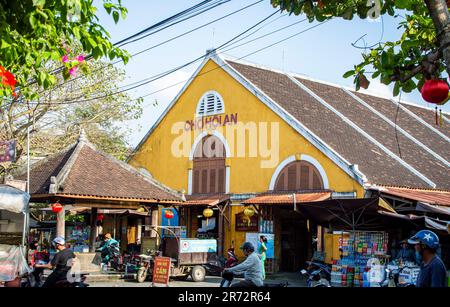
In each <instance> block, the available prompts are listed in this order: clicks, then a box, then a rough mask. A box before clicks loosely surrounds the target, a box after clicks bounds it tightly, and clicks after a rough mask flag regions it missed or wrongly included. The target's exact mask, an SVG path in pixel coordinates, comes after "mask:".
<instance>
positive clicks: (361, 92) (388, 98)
mask: <svg viewBox="0 0 450 307" xmlns="http://www.w3.org/2000/svg"><path fill="white" fill-rule="evenodd" d="M217 56H218V57H222V59H223V60H225V61H227V62H228V61H230V62H235V63H238V64H242V65H247V66H252V67H255V68H259V69H263V70H267V71H271V72H275V73H278V74H284V75H285V74H288V75H290V76H293V77H296V78H300V79H305V80H308V81H311V82H317V83H321V84H324V85H328V86H332V87H336V88H345V89H347V90H349V91H351V92H353V93H359V94H365V95H369V96H373V97H376V98H380V99H385V100H390V99H393V98H392V97H386V96H382V95H377V94H376V93H374V92H369V91H355V89H354V88H353V87H350V86H346V85H340V84H337V83H333V82H329V81H324V80H320V79H317V78H314V77H310V76H308V75H306V74H302V73H298V72H294V71H283V70H281V69H276V68H272V67H269V66H265V65H262V64H257V63H253V62H250V61H247V60H242V59H234V58H232V57H230V56H228V55H225V56H224V55H217ZM400 103H402V104H406V105H411V106H414V107H419V108H422V109H426V110H428V111H433V112H434V109H433V108H431V107H425V106H421V105H419V104H416V103H414V102H410V101H406V100H401V101H400ZM442 114H445V115H450V112H448V111H444V110H443V111H442Z"/></svg>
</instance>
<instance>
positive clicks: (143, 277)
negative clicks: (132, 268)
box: [136, 267, 147, 283]
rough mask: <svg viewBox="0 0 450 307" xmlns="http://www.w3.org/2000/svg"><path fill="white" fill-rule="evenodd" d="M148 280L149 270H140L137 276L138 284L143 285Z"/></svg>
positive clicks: (143, 268)
mask: <svg viewBox="0 0 450 307" xmlns="http://www.w3.org/2000/svg"><path fill="white" fill-rule="evenodd" d="M146 279H147V269H146V268H145V267H142V268H139V270H138V271H137V274H136V280H137V282H138V283H143V282H144V281H145V280H146Z"/></svg>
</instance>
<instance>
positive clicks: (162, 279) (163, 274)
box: [152, 257, 170, 287]
mask: <svg viewBox="0 0 450 307" xmlns="http://www.w3.org/2000/svg"><path fill="white" fill-rule="evenodd" d="M169 275H170V258H169V257H155V262H154V266H153V282H152V286H153V287H155V286H166V287H168V286H169Z"/></svg>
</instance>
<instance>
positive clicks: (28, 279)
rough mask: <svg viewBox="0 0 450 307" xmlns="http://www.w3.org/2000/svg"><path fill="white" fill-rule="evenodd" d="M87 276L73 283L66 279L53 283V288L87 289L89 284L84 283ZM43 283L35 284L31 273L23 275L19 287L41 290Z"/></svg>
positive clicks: (83, 275)
mask: <svg viewBox="0 0 450 307" xmlns="http://www.w3.org/2000/svg"><path fill="white" fill-rule="evenodd" d="M88 275H89V274H87V273H85V274H81V275H80V278H79V279H78V280H75V281H69V280H67V279H65V280H60V281H58V282H56V283H55V286H54V288H86V287H89V284H87V283H86V278H87V276H88ZM43 284H44V283H43V282H41V283H37V282H36V280H35V277H34V275H33V274H31V273H27V274H25V276H23V277H22V280H21V284H20V287H21V288H41V287H42V286H43Z"/></svg>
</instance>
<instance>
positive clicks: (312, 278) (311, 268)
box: [301, 261, 331, 288]
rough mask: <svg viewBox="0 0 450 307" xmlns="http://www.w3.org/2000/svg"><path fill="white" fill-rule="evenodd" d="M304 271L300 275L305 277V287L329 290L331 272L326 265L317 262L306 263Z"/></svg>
mask: <svg viewBox="0 0 450 307" xmlns="http://www.w3.org/2000/svg"><path fill="white" fill-rule="evenodd" d="M307 264H308V267H307V269H306V270H301V274H302V275H304V276H306V277H307V279H306V285H307V287H308V288H316V287H322V288H329V287H331V284H330V279H331V272H330V269H329V267H328V266H327V265H325V264H322V263H319V262H312V261H308V262H307Z"/></svg>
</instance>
